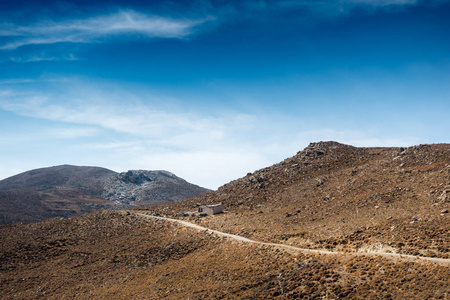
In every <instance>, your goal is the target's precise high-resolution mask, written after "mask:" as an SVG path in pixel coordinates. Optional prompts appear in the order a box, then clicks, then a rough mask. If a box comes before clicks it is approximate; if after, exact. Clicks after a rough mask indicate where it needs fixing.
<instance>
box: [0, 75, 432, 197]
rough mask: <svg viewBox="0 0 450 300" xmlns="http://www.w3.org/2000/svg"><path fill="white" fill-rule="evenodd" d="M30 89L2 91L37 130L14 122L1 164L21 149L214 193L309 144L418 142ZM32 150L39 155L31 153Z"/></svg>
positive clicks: (80, 91) (49, 159)
mask: <svg viewBox="0 0 450 300" xmlns="http://www.w3.org/2000/svg"><path fill="white" fill-rule="evenodd" d="M35 85H36V83H33V82H31V83H14V82H12V83H10V84H9V85H8V84H6V83H5V84H4V85H3V86H4V87H5V88H4V89H2V88H1V86H0V110H6V111H9V112H13V113H15V114H17V115H20V116H25V117H31V118H30V119H27V118H24V119H22V120H26V121H27V122H26V123H28V122H36V123H33V124H38V125H37V126H36V127H33V128H27V125H26V124H24V125H21V124H18V125H21V126H18V127H21V128H22V130H21V131H19V132H18V133H17V132H16V130H17V129H16V128H11V129H10V130H8V131H3V132H0V141H4V143H3V145H6V146H7V147H3V148H2V147H0V149H3V153H5V154H4V156H3V157H2V155H3V154H2V151H0V161H4V162H5V163H6V162H8V161H9V160H10V158H11V155H12V154H11V153H13V152H14V153H16V152H17V151H21V152H22V153H26V154H25V156H26V159H27V161H28V162H29V165H30V166H34V165H57V164H63V163H71V164H76V165H95V166H101V167H106V168H109V169H112V170H115V171H126V170H128V169H165V170H168V171H171V172H173V173H175V174H177V175H178V176H180V177H182V178H185V179H186V180H188V181H190V182H193V183H195V184H199V185H202V186H205V187H209V188H217V187H218V186H220V185H223V184H225V183H227V182H229V181H231V180H234V179H237V178H238V177H241V176H244V175H245V174H246V173H247V172H253V171H254V170H256V169H259V168H263V167H266V166H270V165H272V164H274V163H277V162H279V161H281V160H283V159H285V158H287V157H289V156H292V155H295V153H296V152H297V151H299V150H301V149H303V148H304V147H305V146H307V145H308V143H309V142H314V141H320V140H336V141H338V142H342V143H347V144H351V145H355V146H409V145H413V144H417V143H418V142H423V141H419V140H418V139H415V138H411V137H408V136H405V135H402V136H401V138H398V136H399V135H397V136H396V135H395V134H386V132H381V133H380V132H377V131H375V132H368V131H367V129H366V130H364V129H363V128H361V129H358V130H349V129H342V128H334V129H330V127H333V125H331V124H332V123H327V122H322V120H321V119H320V117H319V118H318V119H314V121H312V120H310V121H306V122H302V121H301V116H299V118H298V119H292V118H290V117H288V116H286V115H282V116H277V115H275V114H274V112H268V113H269V115H264V114H263V113H258V114H250V113H247V114H242V113H239V112H236V111H234V112H232V111H231V112H228V113H226V114H225V113H220V112H217V111H215V112H209V113H203V114H200V113H197V112H185V111H181V109H180V108H177V106H176V105H173V104H172V105H170V107H169V106H167V105H165V104H164V100H165V99H164V98H158V97H153V96H148V95H152V92H151V91H145V92H143V93H142V94H137V93H130V92H126V91H123V90H121V89H117V88H113V87H111V86H108V85H98V86H96V87H93V86H92V85H90V84H88V83H86V82H81V81H79V80H78V81H77V80H72V81H71V80H70V79H66V80H60V81H58V82H56V83H55V82H53V83H51V84H50V85H51V86H53V88H50V87H48V86H47V87H45V88H43V87H42V83H39V86H38V89H36V87H35ZM54 86H57V87H58V88H59V89H60V91H61V92H58V88H54ZM152 99H153V100H152ZM186 101H189V99H186ZM0 112H1V111H0ZM212 113H214V115H213V114H212ZM30 120H31V121H30ZM32 120H36V121H32ZM42 120H45V121H46V122H42ZM40 123H44V124H45V125H40ZM327 124H328V125H327ZM49 126H53V128H52V129H49ZM25 129H26V130H25ZM27 134H28V135H30V136H27ZM30 145H33V147H32V149H34V150H33V151H31V152H30V151H29V150H28V149H31V146H30ZM49 145H51V146H49ZM49 147H55V149H53V148H49ZM58 147H59V148H58ZM8 149H14V151H11V150H8ZM36 149H40V151H41V152H36V153H35V151H38V150H36ZM14 155H16V154H14ZM33 156H34V158H33ZM12 170H15V168H13V166H12ZM0 171H1V170H0ZM0 173H1V172H0ZM0 175H1V174H0ZM9 175H14V174H9Z"/></svg>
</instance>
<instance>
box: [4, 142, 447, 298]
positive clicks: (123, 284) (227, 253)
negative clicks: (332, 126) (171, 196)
mask: <svg viewBox="0 0 450 300" xmlns="http://www.w3.org/2000/svg"><path fill="white" fill-rule="evenodd" d="M447 190H448V191H447ZM449 197H450V145H423V146H417V147H410V148H407V149H400V148H355V147H351V146H346V145H341V144H337V143H334V142H328V143H316V144H311V145H310V146H309V147H308V148H306V149H305V150H304V151H301V152H299V153H298V154H297V155H296V156H294V157H292V158H289V159H287V160H285V161H283V162H281V163H280V164H277V165H274V166H272V167H270V168H266V169H263V170H260V171H257V172H254V173H253V174H249V175H248V176H246V177H244V178H242V179H239V180H236V181H233V182H231V183H229V184H227V185H225V186H223V187H221V188H220V189H219V190H218V191H216V192H214V193H210V194H207V195H204V196H200V197H197V198H193V199H189V200H186V201H182V202H178V203H174V204H171V205H162V206H158V207H152V208H149V209H148V211H150V212H151V213H153V214H159V215H166V216H170V217H177V218H180V219H188V220H190V221H192V222H195V223H197V224H199V225H202V226H205V227H209V228H212V229H217V230H220V231H224V232H230V233H234V234H239V235H242V236H246V237H249V238H252V239H255V240H260V241H269V242H277V243H283V244H290V245H295V246H299V247H305V248H317V249H330V250H335V251H344V252H348V253H344V254H341V255H317V254H292V253H288V252H285V251H283V250H281V249H277V248H276V247H270V246H260V245H255V244H245V243H239V242H235V241H231V240H228V239H226V238H221V237H218V236H215V235H213V234H210V233H209V232H207V231H196V230H195V229H191V228H186V227H182V226H180V225H178V224H174V223H170V222H166V221H161V220H160V221H155V220H150V219H146V218H141V217H138V216H137V215H135V214H134V213H127V212H124V211H121V212H108V211H105V212H100V213H95V214H91V215H85V216H80V217H76V218H70V219H61V218H60V219H53V220H48V221H45V222H42V223H37V224H16V225H5V226H1V227H0V239H1V241H2V242H1V243H0V262H1V265H0V295H1V298H2V299H61V298H62V299H65V298H69V299H72V298H75V299H88V298H96V299H161V298H167V299H205V298H206V299H211V298H213V299H239V298H241V299H273V298H279V299H298V298H302V299H317V298H323V299H344V298H347V299H414V298H415V299H448V298H449V297H450V270H449V267H448V265H447V266H443V265H437V264H434V263H431V262H430V263H416V262H406V261H402V260H399V261H396V260H392V259H386V258H383V257H378V256H372V255H368V256H365V255H363V256H361V255H353V254H352V252H356V251H358V252H377V251H378V252H380V251H381V252H397V253H404V254H413V255H421V256H433V257H441V258H449V240H450V239H449V229H450V228H449V226H450V225H449V223H450V222H449V219H448V218H449V217H448V215H449V214H448V213H446V212H445V211H446V210H448V208H449V199H450V198H449ZM218 202H222V203H223V204H224V206H225V209H226V213H224V214H221V215H216V216H210V217H205V218H197V217H180V216H179V215H180V213H183V212H185V211H192V210H195V209H196V207H197V206H198V205H199V204H205V203H218Z"/></svg>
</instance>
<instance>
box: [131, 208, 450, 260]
mask: <svg viewBox="0 0 450 300" xmlns="http://www.w3.org/2000/svg"><path fill="white" fill-rule="evenodd" d="M129 212H130V213H132V214H135V215H136V216H140V217H144V218H149V219H153V220H164V221H168V222H174V223H178V224H181V225H183V226H186V227H191V228H194V229H196V230H200V231H205V232H207V233H209V234H215V235H217V236H221V237H225V238H229V239H232V240H235V241H239V242H243V243H252V244H258V245H261V246H270V247H275V248H278V249H282V250H285V251H287V252H289V253H292V254H296V253H298V252H302V253H319V254H326V255H338V254H339V255H364V256H383V257H386V258H389V259H392V260H398V261H413V262H418V263H435V264H439V265H443V266H450V259H445V258H435V257H426V256H414V255H407V254H398V253H387V252H364V253H361V252H339V251H328V250H320V249H306V248H298V247H294V246H290V245H284V244H276V243H267V242H260V241H255V240H251V239H248V238H246V237H243V236H239V235H235V234H230V233H226V232H222V231H218V230H213V229H209V228H206V227H202V226H199V225H197V224H194V223H191V222H187V221H183V220H177V219H171V218H165V217H157V216H152V215H148V214H144V213H138V212H134V211H129Z"/></svg>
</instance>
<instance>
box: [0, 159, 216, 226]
mask: <svg viewBox="0 0 450 300" xmlns="http://www.w3.org/2000/svg"><path fill="white" fill-rule="evenodd" d="M206 192H209V190H207V189H204V188H201V187H199V186H196V185H193V184H190V183H188V182H187V181H185V180H183V179H181V178H179V177H177V176H175V175H174V174H172V173H170V172H167V171H143V170H136V171H134V170H132V171H128V172H124V173H116V172H114V171H111V170H108V169H105V168H99V167H83V166H71V165H62V166H56V167H50V168H42V169H36V170H31V171H28V172H24V173H21V174H18V175H16V176H12V177H10V178H7V179H4V180H2V181H0V224H8V223H15V222H36V221H42V220H45V219H47V218H52V217H58V216H71V215H77V214H82V213H87V212H93V211H97V210H99V209H114V208H130V207H136V206H142V205H145V206H148V205H154V204H161V203H169V202H175V201H180V200H183V199H187V198H190V197H194V196H198V195H200V194H203V193H206Z"/></svg>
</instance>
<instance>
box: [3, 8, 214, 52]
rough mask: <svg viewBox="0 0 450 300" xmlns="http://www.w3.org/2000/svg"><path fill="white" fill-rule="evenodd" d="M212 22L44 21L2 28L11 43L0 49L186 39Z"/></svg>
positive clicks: (130, 16)
mask: <svg viewBox="0 0 450 300" xmlns="http://www.w3.org/2000/svg"><path fill="white" fill-rule="evenodd" d="M211 20H213V19H212V18H204V19H201V20H191V19H178V20H176V19H171V18H167V17H160V16H154V15H146V14H142V13H139V12H136V11H132V10H129V11H120V12H118V13H114V14H110V15H102V16H96V17H92V18H87V19H78V20H68V21H62V22H54V21H46V22H42V23H38V24H34V25H29V26H20V25H16V24H3V25H2V26H1V27H2V29H0V36H2V37H7V38H9V39H11V40H12V41H9V42H7V43H4V44H3V45H1V46H0V49H2V50H14V49H17V48H19V47H22V46H25V45H37V44H55V43H93V42H99V41H102V40H104V39H107V38H110V37H113V36H124V35H141V36H144V37H146V38H173V39H181V38H186V37H188V36H190V35H192V34H194V33H195V29H196V28H197V27H198V26H200V25H202V24H204V23H205V22H208V21H211Z"/></svg>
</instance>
